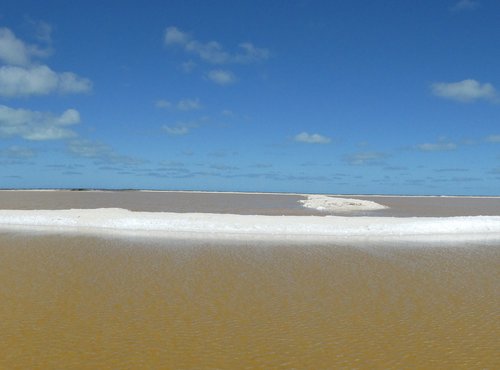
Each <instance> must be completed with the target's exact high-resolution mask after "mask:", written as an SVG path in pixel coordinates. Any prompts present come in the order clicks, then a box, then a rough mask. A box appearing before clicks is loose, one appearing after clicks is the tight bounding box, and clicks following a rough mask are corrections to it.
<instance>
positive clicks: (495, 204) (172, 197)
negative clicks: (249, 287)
mask: <svg viewBox="0 0 500 370" xmlns="http://www.w3.org/2000/svg"><path fill="white" fill-rule="evenodd" d="M335 197H347V198H356V199H365V200H371V201H374V202H377V203H380V204H383V205H385V206H388V207H389V208H387V209H384V210H381V211H369V212H366V211H365V212H350V213H348V215H354V216H359V215H373V216H396V217H415V216H419V217H420V216H434V217H446V216H479V215H483V216H490V215H491V216H494V215H496V216H500V197H491V198H486V197H484V198H481V197H475V198H474V197H404V196H350V195H346V196H342V195H341V196H339V195H335ZM302 199H306V198H305V197H304V196H300V195H295V194H269V193H268V194H252V193H195V192H182V191H172V192H158V191H157V192H140V191H2V190H0V209H70V208H83V209H89V208H125V209H129V210H131V211H148V212H202V213H203V212H204V213H232V214H247V215H296V216H310V215H325V214H326V212H319V211H316V210H313V209H308V208H304V207H302V205H301V204H300V203H298V201H299V200H302ZM330 213H331V214H334V212H330ZM337 214H341V215H346V213H345V212H344V213H337Z"/></svg>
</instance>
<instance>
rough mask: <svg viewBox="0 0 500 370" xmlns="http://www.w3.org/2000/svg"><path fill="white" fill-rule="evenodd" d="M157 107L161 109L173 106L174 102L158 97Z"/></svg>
mask: <svg viewBox="0 0 500 370" xmlns="http://www.w3.org/2000/svg"><path fill="white" fill-rule="evenodd" d="M155 107H156V108H160V109H166V108H171V107H172V103H171V102H169V101H168V100H165V99H158V100H157V101H155Z"/></svg>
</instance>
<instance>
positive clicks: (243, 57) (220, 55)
mask: <svg viewBox="0 0 500 370" xmlns="http://www.w3.org/2000/svg"><path fill="white" fill-rule="evenodd" d="M164 40H165V45H167V46H180V47H182V48H183V49H184V50H185V51H186V52H188V53H191V54H194V55H197V56H198V57H199V58H200V59H202V60H204V61H206V62H208V63H212V64H225V63H240V64H247V63H254V62H258V61H261V60H265V59H268V58H269V51H268V50H267V49H263V48H258V47H256V46H254V45H253V44H252V43H250V42H244V43H240V44H239V45H238V51H236V52H235V53H230V52H228V51H226V50H225V49H224V47H223V46H222V45H221V44H220V43H219V42H217V41H209V42H201V41H198V40H196V39H194V38H193V37H191V35H189V34H188V33H186V32H183V31H181V30H179V29H178V28H177V27H167V29H166V30H165V36H164Z"/></svg>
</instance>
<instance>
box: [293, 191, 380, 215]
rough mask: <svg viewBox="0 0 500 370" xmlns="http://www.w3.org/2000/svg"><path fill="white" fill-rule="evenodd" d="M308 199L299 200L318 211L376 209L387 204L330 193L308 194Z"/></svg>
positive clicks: (305, 205)
mask: <svg viewBox="0 0 500 370" xmlns="http://www.w3.org/2000/svg"><path fill="white" fill-rule="evenodd" d="M306 196H307V199H305V200H299V203H302V205H303V206H304V207H306V208H313V209H316V210H318V211H335V212H352V211H375V210H379V209H385V208H387V207H386V206H384V205H382V204H379V203H376V202H372V201H370V200H361V199H351V198H335V197H331V196H328V195H306Z"/></svg>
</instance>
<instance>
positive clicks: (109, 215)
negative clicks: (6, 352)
mask: <svg viewBox="0 0 500 370" xmlns="http://www.w3.org/2000/svg"><path fill="white" fill-rule="evenodd" d="M0 227H1V228H2V229H21V230H27V229H28V230H46V229H49V230H51V231H56V232H75V231H76V232H95V233H103V232H104V233H126V234H130V233H141V234H145V235H146V236H147V235H151V236H153V235H154V236H161V235H168V234H172V233H177V234H183V235H185V237H192V236H196V237H201V236H202V237H203V238H226V239H227V238H229V239H231V238H233V239H241V238H249V239H252V238H255V237H259V238H264V239H287V238H297V237H298V238H300V239H304V240H315V239H323V240H324V239H325V238H327V239H341V240H345V239H346V238H349V239H351V238H358V239H362V240H365V239H370V240H374V239H385V238H390V239H391V240H400V239H401V240H417V239H418V240H429V241H439V240H443V239H447V240H450V239H451V240H460V241H464V240H482V239H484V240H490V241H491V240H495V241H498V242H499V243H498V245H499V246H500V216H474V217H445V218H439V217H413V218H396V217H339V216H325V217H319V216H249V215H227V214H208V213H160V212H132V211H128V210H125V209H118V208H105V209H85V210H83V209H71V210H62V211H61V210H57V211H54V210H23V211H15V210H0Z"/></svg>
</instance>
